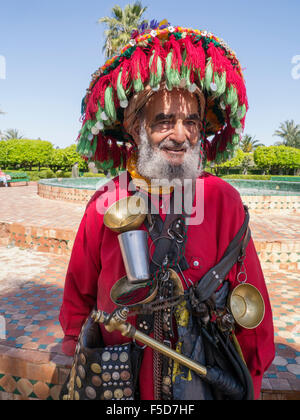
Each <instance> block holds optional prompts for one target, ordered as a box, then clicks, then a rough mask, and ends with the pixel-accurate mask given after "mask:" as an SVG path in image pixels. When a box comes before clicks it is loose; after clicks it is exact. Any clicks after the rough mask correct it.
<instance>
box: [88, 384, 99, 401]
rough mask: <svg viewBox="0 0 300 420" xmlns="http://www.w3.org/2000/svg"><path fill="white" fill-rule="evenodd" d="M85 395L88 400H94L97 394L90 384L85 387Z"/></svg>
mask: <svg viewBox="0 0 300 420" xmlns="http://www.w3.org/2000/svg"><path fill="white" fill-rule="evenodd" d="M85 395H86V396H87V397H88V398H89V399H90V400H94V399H95V398H96V396H97V393H96V391H95V390H94V388H92V387H91V386H87V387H86V388H85Z"/></svg>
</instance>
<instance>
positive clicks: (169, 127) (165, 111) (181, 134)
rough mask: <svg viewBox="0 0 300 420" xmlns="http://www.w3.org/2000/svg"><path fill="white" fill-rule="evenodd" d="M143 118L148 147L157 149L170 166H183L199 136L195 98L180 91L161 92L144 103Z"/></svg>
mask: <svg viewBox="0 0 300 420" xmlns="http://www.w3.org/2000/svg"><path fill="white" fill-rule="evenodd" d="M143 117H144V122H145V130H146V133H147V137H148V140H149V142H150V144H151V146H152V147H153V148H154V149H155V148H156V149H159V150H160V151H161V156H162V158H165V159H167V160H168V161H169V163H170V164H172V165H180V164H182V163H183V161H184V156H185V153H186V152H187V151H188V149H189V147H194V146H196V144H197V142H198V139H199V135H200V128H201V121H200V115H199V105H198V100H197V98H196V96H195V95H193V94H192V93H190V92H188V91H187V90H183V89H173V90H172V91H171V92H170V91H167V90H161V91H159V92H157V93H156V94H155V95H153V96H152V97H151V98H150V100H149V101H148V102H147V103H146V105H145V106H144V109H143ZM137 143H138V144H139V143H140V139H137Z"/></svg>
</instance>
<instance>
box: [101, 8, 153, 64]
mask: <svg viewBox="0 0 300 420" xmlns="http://www.w3.org/2000/svg"><path fill="white" fill-rule="evenodd" d="M146 10H147V7H143V6H142V4H141V3H140V2H139V1H136V2H135V3H134V4H127V5H126V6H125V7H124V10H123V9H122V8H121V7H120V6H118V5H116V6H114V7H113V8H112V17H109V16H105V17H103V18H101V19H99V20H98V23H105V24H106V25H107V27H108V28H107V30H105V31H104V34H105V37H106V40H105V45H104V47H103V51H104V52H105V55H106V57H108V58H109V57H112V56H113V55H115V54H118V53H119V52H120V50H121V48H122V47H123V46H124V45H126V44H127V43H128V42H129V41H130V38H131V34H132V31H134V30H137V29H138V27H139V26H140V25H143V24H146V23H147V21H146V20H142V16H143V14H144V13H145V11H146Z"/></svg>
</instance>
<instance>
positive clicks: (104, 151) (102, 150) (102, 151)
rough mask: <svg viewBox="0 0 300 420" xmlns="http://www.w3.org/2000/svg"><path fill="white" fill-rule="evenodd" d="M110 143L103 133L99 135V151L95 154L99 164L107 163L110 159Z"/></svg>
mask: <svg viewBox="0 0 300 420" xmlns="http://www.w3.org/2000/svg"><path fill="white" fill-rule="evenodd" d="M108 151H109V150H108V143H107V138H106V137H104V136H103V135H102V134H101V133H99V134H98V140H97V149H96V152H95V160H98V161H99V162H103V161H106V160H107V159H108Z"/></svg>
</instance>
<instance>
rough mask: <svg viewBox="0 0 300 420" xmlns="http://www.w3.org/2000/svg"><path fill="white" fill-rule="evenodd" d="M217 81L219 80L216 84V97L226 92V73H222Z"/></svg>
mask: <svg viewBox="0 0 300 420" xmlns="http://www.w3.org/2000/svg"><path fill="white" fill-rule="evenodd" d="M218 79H219V81H218V83H217V85H218V90H217V92H216V96H217V97H218V96H221V95H223V93H224V92H225V90H226V73H225V72H224V73H222V75H221V77H220V76H219V77H218Z"/></svg>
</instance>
